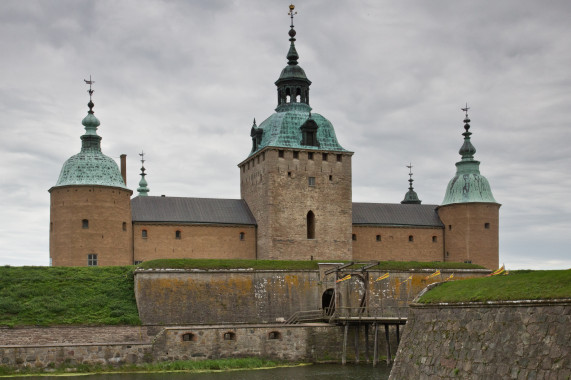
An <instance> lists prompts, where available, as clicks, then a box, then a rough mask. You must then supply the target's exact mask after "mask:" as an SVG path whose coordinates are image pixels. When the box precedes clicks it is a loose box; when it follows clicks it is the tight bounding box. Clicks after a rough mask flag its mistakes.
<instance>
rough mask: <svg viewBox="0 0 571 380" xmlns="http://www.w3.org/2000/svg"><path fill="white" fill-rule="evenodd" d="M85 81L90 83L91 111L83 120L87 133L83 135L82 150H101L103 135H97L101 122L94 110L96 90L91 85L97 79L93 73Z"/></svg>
mask: <svg viewBox="0 0 571 380" xmlns="http://www.w3.org/2000/svg"><path fill="white" fill-rule="evenodd" d="M83 81H84V82H85V83H86V84H88V85H89V90H87V93H88V94H89V103H87V106H88V107H89V111H87V116H85V117H84V118H83V120H82V121H81V124H83V126H84V127H85V134H84V135H83V136H81V151H82V152H88V151H98V152H101V136H99V135H97V127H99V125H100V124H101V123H100V122H99V120H98V119H97V118H96V117H95V115H94V111H93V107H95V104H93V93H94V92H95V90H93V88H92V87H91V86H92V85H93V83H95V81H94V80H92V79H91V75H90V76H89V80H87V79H84V80H83Z"/></svg>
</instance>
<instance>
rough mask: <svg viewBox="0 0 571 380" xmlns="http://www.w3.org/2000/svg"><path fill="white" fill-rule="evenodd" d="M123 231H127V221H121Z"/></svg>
mask: <svg viewBox="0 0 571 380" xmlns="http://www.w3.org/2000/svg"><path fill="white" fill-rule="evenodd" d="M123 231H127V222H123Z"/></svg>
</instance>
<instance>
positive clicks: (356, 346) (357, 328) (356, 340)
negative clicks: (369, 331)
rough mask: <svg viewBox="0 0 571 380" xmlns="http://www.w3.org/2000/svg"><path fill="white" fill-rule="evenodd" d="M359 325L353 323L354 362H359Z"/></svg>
mask: <svg viewBox="0 0 571 380" xmlns="http://www.w3.org/2000/svg"><path fill="white" fill-rule="evenodd" d="M359 327H360V326H359V325H355V364H359V330H360V329H359Z"/></svg>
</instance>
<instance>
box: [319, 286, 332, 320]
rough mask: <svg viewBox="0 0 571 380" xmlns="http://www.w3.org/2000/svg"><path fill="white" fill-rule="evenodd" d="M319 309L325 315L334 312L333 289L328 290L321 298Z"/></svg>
mask: <svg viewBox="0 0 571 380" xmlns="http://www.w3.org/2000/svg"><path fill="white" fill-rule="evenodd" d="M321 308H322V309H323V312H324V313H325V315H333V313H334V312H335V289H333V288H329V289H327V290H326V291H324V292H323V295H322V296H321Z"/></svg>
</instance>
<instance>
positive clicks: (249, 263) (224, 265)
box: [138, 259, 483, 270]
mask: <svg viewBox="0 0 571 380" xmlns="http://www.w3.org/2000/svg"><path fill="white" fill-rule="evenodd" d="M330 261H332V262H343V263H348V261H338V260H330ZM318 262H319V261H291V260H210V259H160V260H150V261H145V262H144V263H142V264H139V266H138V267H139V268H142V269H259V270H261V269H266V270H268V269H273V270H295V269H307V270H317V269H319V267H318V265H317V263H318ZM482 268H483V267H481V266H479V265H475V264H465V263H442V262H416V261H381V263H380V264H379V265H377V266H375V267H373V268H372V269H380V270H409V269H482Z"/></svg>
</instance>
